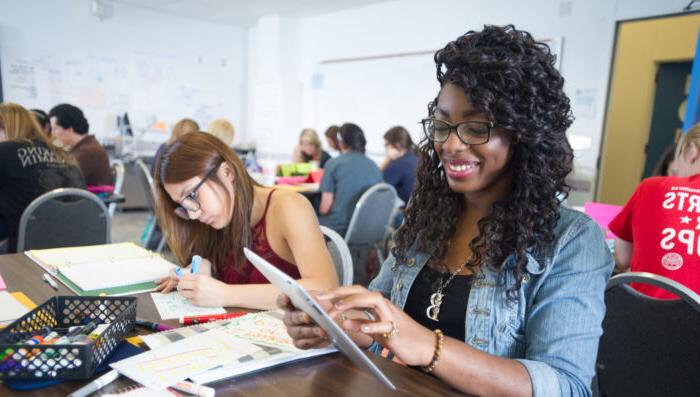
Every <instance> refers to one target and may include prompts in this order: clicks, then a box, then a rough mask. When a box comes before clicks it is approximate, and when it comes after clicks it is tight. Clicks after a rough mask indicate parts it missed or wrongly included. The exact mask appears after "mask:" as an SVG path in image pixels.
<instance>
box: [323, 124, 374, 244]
mask: <svg viewBox="0 0 700 397" xmlns="http://www.w3.org/2000/svg"><path fill="white" fill-rule="evenodd" d="M337 137H338V144H339V146H340V153H341V155H340V156H338V157H335V158H332V159H330V160H328V162H327V163H326V167H325V168H324V171H323V178H322V179H321V186H320V190H321V204H320V205H319V210H318V212H319V214H320V216H319V218H318V220H319V222H320V223H321V225H323V226H327V227H329V228H331V229H333V230H335V231H336V232H338V234H340V235H341V236H344V235H345V232H346V231H347V228H348V224H349V223H350V217H352V212H353V211H354V209H355V203H357V200H359V199H360V196H361V195H362V193H364V191H365V190H367V189H368V188H369V187H371V186H372V185H374V184H377V183H379V182H381V181H382V174H381V172H379V168H378V167H377V165H376V164H375V163H374V161H372V160H370V159H369V157H367V156H365V145H366V144H367V141H366V140H365V134H364V133H363V132H362V129H360V127H358V126H357V125H355V124H352V123H345V124H343V125H342V126H341V127H340V128H339V129H338V134H337Z"/></svg>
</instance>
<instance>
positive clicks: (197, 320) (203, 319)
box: [180, 312, 247, 325]
mask: <svg viewBox="0 0 700 397" xmlns="http://www.w3.org/2000/svg"><path fill="white" fill-rule="evenodd" d="M246 314H247V313H243V312H241V313H223V314H210V315H206V316H184V317H180V324H184V325H192V324H202V323H208V322H210V321H219V320H230V319H232V318H236V317H241V316H244V315H246Z"/></svg>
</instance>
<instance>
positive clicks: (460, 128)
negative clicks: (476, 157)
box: [420, 117, 495, 145]
mask: <svg viewBox="0 0 700 397" xmlns="http://www.w3.org/2000/svg"><path fill="white" fill-rule="evenodd" d="M420 123H421V124H422V125H423V132H425V136H427V137H428V139H430V140H431V141H433V142H439V143H444V142H446V141H447V139H448V138H449V137H450V133H451V132H452V130H455V131H457V137H458V138H459V140H460V141H462V143H464V144H465V145H483V144H484V143H486V142H488V141H489V138H490V136H491V129H492V128H493V127H494V126H495V125H494V123H493V122H491V121H463V122H461V123H458V124H451V123H448V122H447V121H444V120H439V119H436V118H432V117H430V118H427V119H423V120H421V121H420Z"/></svg>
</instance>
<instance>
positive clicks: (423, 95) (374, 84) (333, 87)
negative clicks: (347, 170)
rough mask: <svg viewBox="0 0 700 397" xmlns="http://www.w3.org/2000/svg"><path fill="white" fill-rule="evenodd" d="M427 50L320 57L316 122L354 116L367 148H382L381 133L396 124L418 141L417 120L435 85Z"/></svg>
mask: <svg viewBox="0 0 700 397" xmlns="http://www.w3.org/2000/svg"><path fill="white" fill-rule="evenodd" d="M435 70H436V69H435V62H434V61H433V55H432V54H420V55H407V56H392V57H386V58H376V59H365V60H352V61H343V62H332V63H323V64H320V65H319V66H318V71H317V74H316V75H315V77H314V80H315V85H316V91H317V95H316V96H315V97H316V119H317V120H316V125H317V126H319V128H320V129H321V130H325V128H326V127H327V126H329V125H332V124H337V125H340V124H342V123H344V122H353V123H355V124H357V125H359V126H360V128H362V130H363V131H364V133H365V137H366V138H367V153H368V154H370V155H375V156H383V154H384V139H383V136H384V133H386V131H387V130H388V129H389V128H391V127H393V126H396V125H401V126H403V127H404V128H406V129H407V130H408V131H409V132H410V133H411V137H412V138H413V141H414V142H415V143H418V141H419V140H420V138H421V137H422V135H423V132H422V127H421V126H420V124H419V122H420V120H421V119H423V118H425V117H427V116H428V102H429V101H432V100H433V99H435V97H436V96H437V94H438V91H439V89H440V85H439V84H438V81H437V77H436V73H435Z"/></svg>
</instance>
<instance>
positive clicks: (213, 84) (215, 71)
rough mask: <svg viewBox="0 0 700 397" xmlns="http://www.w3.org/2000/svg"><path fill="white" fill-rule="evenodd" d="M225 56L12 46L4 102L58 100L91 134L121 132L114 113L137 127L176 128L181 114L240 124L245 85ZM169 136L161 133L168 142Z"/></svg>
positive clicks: (5, 64)
mask: <svg viewBox="0 0 700 397" xmlns="http://www.w3.org/2000/svg"><path fill="white" fill-rule="evenodd" d="M229 69H230V66H229V64H228V62H226V60H225V59H221V58H218V59H214V58H211V59H208V60H206V59H202V58H201V57H200V58H196V57H189V58H188V57H184V56H174V55H163V54H150V53H129V54H123V55H115V54H109V55H108V54H93V55H84V54H83V55H66V54H59V53H50V52H44V51H41V50H27V49H24V48H22V49H20V48H12V47H7V48H3V52H2V70H3V74H2V86H3V88H4V90H3V94H4V100H5V101H7V102H16V103H19V104H20V105H22V106H24V107H26V108H40V109H43V110H46V111H47V112H48V111H49V110H50V109H51V108H52V107H53V106H55V105H57V104H59V103H71V104H73V105H76V106H78V107H79V108H81V109H82V110H83V112H84V113H85V116H86V117H87V119H88V122H89V123H90V132H91V133H92V134H95V135H96V136H98V137H102V138H106V137H112V136H114V135H116V116H117V115H118V114H123V113H124V112H128V113H129V118H130V120H131V122H132V125H133V126H134V127H135V128H136V129H148V128H150V127H151V126H152V125H154V124H155V123H156V122H165V123H166V124H167V125H168V126H169V127H171V126H172V125H173V124H174V123H175V122H176V121H177V120H179V119H181V118H183V117H191V118H193V119H195V120H196V121H197V122H198V123H199V124H200V126H202V127H203V128H206V126H207V125H208V123H209V122H210V121H211V120H213V119H215V118H218V117H227V118H229V119H232V120H234V121H235V120H236V119H237V118H238V117H239V112H240V99H239V98H240V96H239V95H237V94H236V93H237V92H240V85H241V84H240V81H238V80H237V79H236V78H235V76H234V73H233V72H232V71H230V70H229ZM166 137H167V134H163V139H165V138H166Z"/></svg>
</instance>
